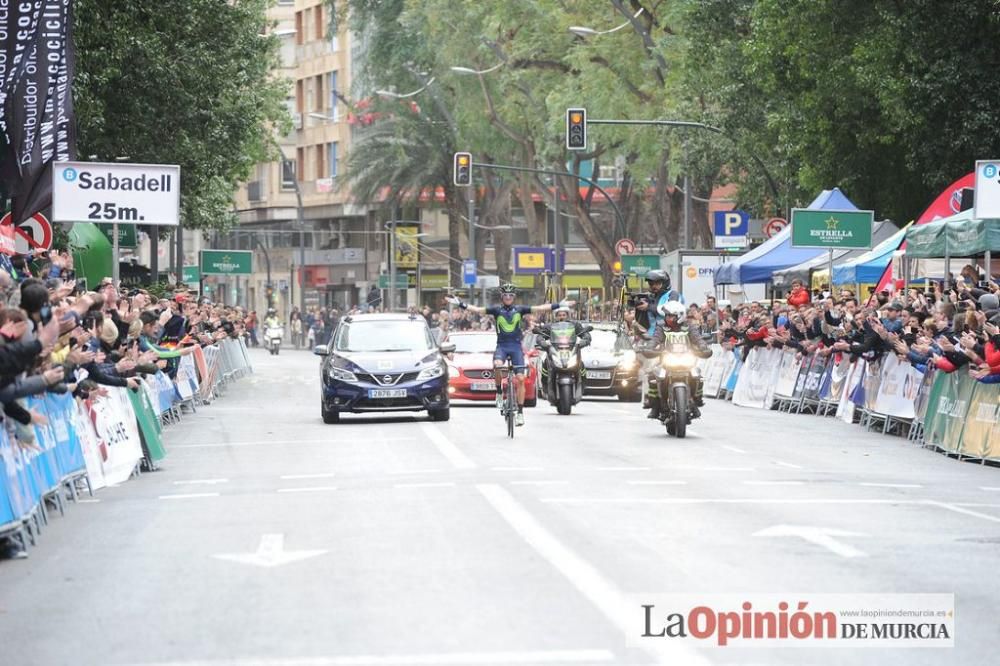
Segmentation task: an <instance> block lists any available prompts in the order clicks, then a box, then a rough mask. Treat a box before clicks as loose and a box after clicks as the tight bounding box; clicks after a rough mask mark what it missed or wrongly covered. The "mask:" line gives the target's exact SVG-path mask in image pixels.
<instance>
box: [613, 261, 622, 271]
mask: <svg viewBox="0 0 1000 666" xmlns="http://www.w3.org/2000/svg"><path fill="white" fill-rule="evenodd" d="M611 270H613V271H614V272H615V273H621V272H622V262H620V261H616V262H615V263H613V264H611Z"/></svg>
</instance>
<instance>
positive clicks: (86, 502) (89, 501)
mask: <svg viewBox="0 0 1000 666" xmlns="http://www.w3.org/2000/svg"><path fill="white" fill-rule="evenodd" d="M100 501H101V500H99V499H97V498H93V499H78V500H77V501H76V503H77V504H97V503H98V502H100Z"/></svg>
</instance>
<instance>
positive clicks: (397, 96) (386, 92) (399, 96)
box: [375, 76, 437, 99]
mask: <svg viewBox="0 0 1000 666" xmlns="http://www.w3.org/2000/svg"><path fill="white" fill-rule="evenodd" d="M435 78H437V77H434V76H432V77H431V78H430V79H429V80H428V81H427V83H425V84H424V85H423V86H421V87H420V88H417V89H416V90H414V91H413V92H408V93H406V94H400V93H397V92H393V91H392V90H376V91H375V94H376V95H378V96H379V97H392V98H394V99H406V98H407V97H413V96H415V95H419V94H420V93H422V92H423V91H425V90H427V88H428V87H429V86H430V85H431V84H432V83H434V79H435Z"/></svg>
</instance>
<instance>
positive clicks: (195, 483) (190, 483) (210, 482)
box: [174, 479, 229, 486]
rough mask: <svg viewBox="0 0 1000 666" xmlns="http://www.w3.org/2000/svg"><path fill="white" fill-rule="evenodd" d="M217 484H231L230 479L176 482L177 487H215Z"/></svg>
mask: <svg viewBox="0 0 1000 666" xmlns="http://www.w3.org/2000/svg"><path fill="white" fill-rule="evenodd" d="M217 483H229V479H191V480H190V481H174V485H175V486H198V485H206V486H214V485H215V484H217Z"/></svg>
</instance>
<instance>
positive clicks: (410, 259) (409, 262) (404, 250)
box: [395, 226, 420, 269]
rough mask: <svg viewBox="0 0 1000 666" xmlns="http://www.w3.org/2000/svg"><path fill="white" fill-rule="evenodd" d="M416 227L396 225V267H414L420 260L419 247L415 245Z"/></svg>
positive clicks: (417, 230) (417, 229) (417, 231)
mask: <svg viewBox="0 0 1000 666" xmlns="http://www.w3.org/2000/svg"><path fill="white" fill-rule="evenodd" d="M419 232H420V230H419V228H418V227H415V226H407V227H400V226H397V227H396V252H395V261H396V268H404V269H405V268H416V267H417V264H418V263H419V262H420V248H419V246H418V245H417V234H418V233H419Z"/></svg>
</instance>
